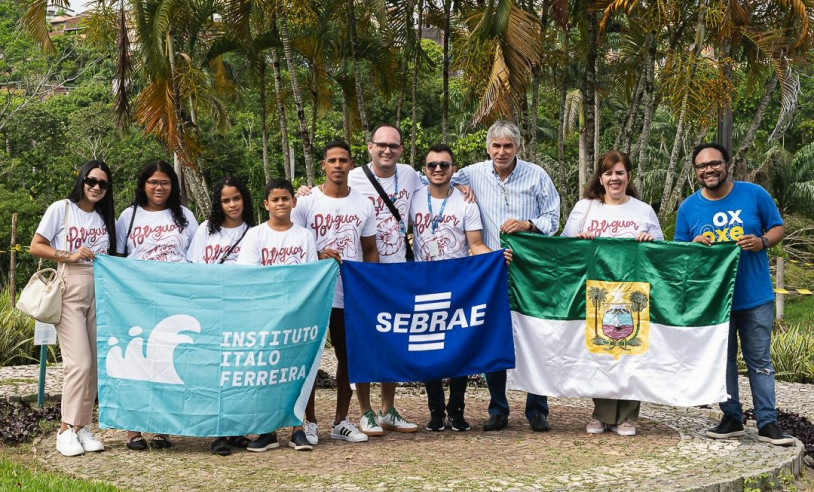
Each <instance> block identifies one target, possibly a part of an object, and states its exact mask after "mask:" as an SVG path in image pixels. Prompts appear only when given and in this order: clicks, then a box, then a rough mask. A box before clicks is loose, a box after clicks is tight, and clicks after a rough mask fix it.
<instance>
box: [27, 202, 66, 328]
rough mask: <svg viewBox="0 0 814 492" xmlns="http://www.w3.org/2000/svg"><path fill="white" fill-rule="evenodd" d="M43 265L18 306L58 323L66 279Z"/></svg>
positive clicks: (38, 268)
mask: <svg viewBox="0 0 814 492" xmlns="http://www.w3.org/2000/svg"><path fill="white" fill-rule="evenodd" d="M69 206H70V201H69V200H65V244H66V245H67V244H68V207H69ZM41 267H42V260H40V262H39V265H37V272H36V273H35V274H34V275H32V276H31V279H30V280H29V281H28V285H26V286H25V288H24V289H23V291H22V292H21V293H20V298H19V299H18V300H17V304H16V308H17V309H19V310H20V311H22V312H23V313H25V314H27V315H29V316H31V317H32V318H34V319H35V320H37V321H41V322H43V323H51V324H56V323H59V320H61V319H62V292H63V291H64V290H65V281H64V280H63V279H62V275H60V274H59V272H57V271H56V270H54V269H53V268H44V269H41Z"/></svg>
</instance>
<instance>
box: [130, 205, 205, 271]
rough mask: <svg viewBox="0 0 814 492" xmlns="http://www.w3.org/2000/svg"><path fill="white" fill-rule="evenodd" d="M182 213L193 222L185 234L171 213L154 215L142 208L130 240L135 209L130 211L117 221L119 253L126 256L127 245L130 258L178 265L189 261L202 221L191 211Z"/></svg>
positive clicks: (187, 210)
mask: <svg viewBox="0 0 814 492" xmlns="http://www.w3.org/2000/svg"><path fill="white" fill-rule="evenodd" d="M181 209H182V210H183V212H184V216H185V217H186V218H187V222H189V224H188V225H187V226H186V227H185V228H184V230H183V231H179V230H178V226H176V225H175V222H173V221H172V212H171V211H170V209H168V208H167V209H164V210H160V211H158V212H150V211H148V210H144V209H143V208H141V207H139V208H138V212H136V218H135V220H133V229H132V230H131V231H130V236H129V237H126V236H127V229H128V227H130V217H132V215H133V207H127V208H126V209H124V211H123V212H122V214H121V215H120V216H119V220H117V221H116V251H117V252H119V253H124V246H125V241H126V242H127V257H128V258H135V259H137V260H152V261H168V262H174V263H182V262H185V261H187V259H186V255H187V249H188V248H189V243H190V241H192V238H193V237H194V236H195V231H197V230H198V221H197V220H195V216H194V215H192V212H190V211H189V209H188V208H186V207H181Z"/></svg>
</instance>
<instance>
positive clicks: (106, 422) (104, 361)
mask: <svg viewBox="0 0 814 492" xmlns="http://www.w3.org/2000/svg"><path fill="white" fill-rule="evenodd" d="M337 270H338V265H337V264H336V262H335V261H332V260H331V261H320V262H314V263H307V264H304V265H294V266H275V267H262V266H238V265H206V264H191V263H163V262H155V261H141V260H128V259H123V258H115V257H110V256H99V257H97V259H96V261H95V262H94V268H93V272H94V277H95V279H94V280H95V287H96V313H97V325H98V336H97V348H98V366H99V427H101V428H116V429H129V430H136V431H146V432H156V433H165V434H178V435H186V436H200V437H206V436H234V435H243V434H249V433H264V432H271V431H273V430H275V429H277V428H279V427H285V426H290V425H298V424H300V423H301V422H302V417H303V414H304V412H305V405H306V403H307V401H308V396H309V394H310V392H311V387H312V386H313V383H314V380H315V378H316V373H317V370H318V369H319V360H320V357H321V355H322V347H323V346H324V343H325V337H326V334H327V326H328V318H329V315H330V310H331V302H332V300H333V294H334V284H335V283H336V275H337Z"/></svg>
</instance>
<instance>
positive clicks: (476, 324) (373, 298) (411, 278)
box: [342, 251, 514, 383]
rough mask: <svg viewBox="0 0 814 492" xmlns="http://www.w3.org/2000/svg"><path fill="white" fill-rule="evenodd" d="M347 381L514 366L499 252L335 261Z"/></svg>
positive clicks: (436, 375) (446, 374)
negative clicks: (338, 264) (395, 260)
mask: <svg viewBox="0 0 814 492" xmlns="http://www.w3.org/2000/svg"><path fill="white" fill-rule="evenodd" d="M342 284H343V286H344V289H345V337H346V342H347V351H348V374H349V376H350V380H351V382H354V383H359V382H374V381H377V382H381V381H384V382H399V381H427V380H432V379H442V378H449V377H455V376H467V375H470V374H479V373H482V372H490V371H496V370H499V369H508V368H510V367H514V350H513V344H512V329H511V323H512V322H511V316H510V312H509V296H508V289H507V284H506V261H505V259H504V258H503V252H501V251H496V252H492V253H487V254H482V255H477V256H469V257H466V258H456V259H451V260H440V261H417V262H408V263H388V264H383V263H360V262H353V261H345V262H342Z"/></svg>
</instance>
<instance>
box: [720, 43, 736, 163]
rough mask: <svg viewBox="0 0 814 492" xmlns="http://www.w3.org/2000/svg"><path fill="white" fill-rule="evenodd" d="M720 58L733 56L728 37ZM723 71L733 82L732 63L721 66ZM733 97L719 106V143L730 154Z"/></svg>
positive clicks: (728, 79) (729, 80)
mask: <svg viewBox="0 0 814 492" xmlns="http://www.w3.org/2000/svg"><path fill="white" fill-rule="evenodd" d="M718 55H719V57H720V58H723V59H731V56H732V43H731V42H729V40H728V39H724V42H723V46H722V49H721V52H720V53H718ZM721 73H722V74H723V76H724V78H725V79H726V80H727V81H728V82H730V83H731V82H732V64H730V63H724V64H723V67H721ZM732 123H733V122H732V98H731V96H730V97H728V98H727V100H726V102H725V103H724V105H723V107H720V108H718V139H717V140H718V143H719V144H720V145H722V146H723V147H724V148H725V149H726V150H727V151H729V155H732V150H733V149H732Z"/></svg>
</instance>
